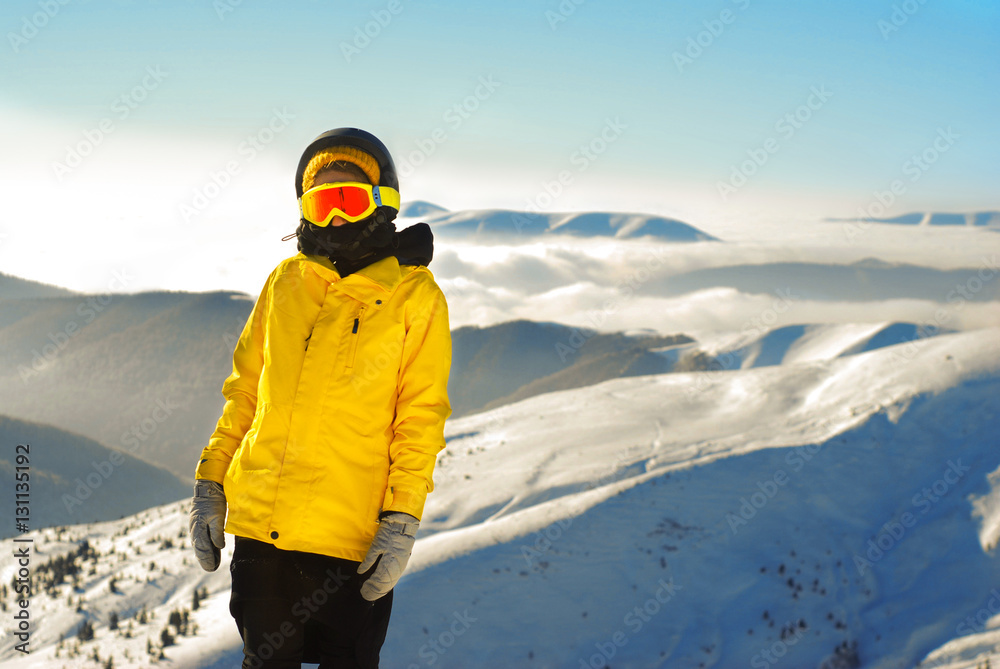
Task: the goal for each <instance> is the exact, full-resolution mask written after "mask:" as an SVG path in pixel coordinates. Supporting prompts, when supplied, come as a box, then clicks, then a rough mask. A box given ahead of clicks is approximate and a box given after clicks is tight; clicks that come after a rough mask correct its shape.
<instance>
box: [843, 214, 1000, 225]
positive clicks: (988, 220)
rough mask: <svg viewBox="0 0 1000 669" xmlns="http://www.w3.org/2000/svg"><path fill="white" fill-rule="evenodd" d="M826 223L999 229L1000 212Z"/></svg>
mask: <svg viewBox="0 0 1000 669" xmlns="http://www.w3.org/2000/svg"><path fill="white" fill-rule="evenodd" d="M827 220H828V221H833V222H847V221H858V220H864V221H870V222H872V223H887V224H892V225H934V226H938V225H959V226H968V227H1000V211H973V212H966V213H948V212H940V211H936V212H935V211H927V212H912V213H909V214H902V215H900V216H893V217H891V218H866V219H853V218H830V219H827Z"/></svg>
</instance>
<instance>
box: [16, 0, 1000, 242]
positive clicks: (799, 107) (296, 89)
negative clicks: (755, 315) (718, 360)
mask: <svg viewBox="0 0 1000 669" xmlns="http://www.w3.org/2000/svg"><path fill="white" fill-rule="evenodd" d="M64 1H65V4H62V2H61V0H33V1H25V0H7V1H5V2H4V3H3V4H2V6H0V28H2V33H3V35H4V40H3V43H2V44H0V120H2V121H3V123H2V129H0V137H2V140H3V142H4V145H5V147H6V148H7V150H6V151H4V155H3V157H0V175H4V178H5V180H6V183H7V190H8V191H14V192H13V193H9V192H5V195H10V196H11V198H8V203H9V204H8V207H9V208H8V211H10V210H11V209H10V207H13V210H14V211H17V212H28V211H30V210H31V209H32V207H33V205H32V202H35V201H37V198H38V197H40V196H44V197H48V196H51V198H52V200H53V201H54V202H55V203H57V208H58V207H59V206H69V205H68V204H65V203H67V202H69V200H76V202H77V204H76V205H74V206H75V211H76V212H77V214H78V215H80V216H84V217H87V216H90V217H91V218H93V220H94V225H95V226H99V225H101V221H102V220H104V219H105V218H107V216H106V215H103V214H106V212H101V214H102V215H98V212H94V211H90V210H85V209H81V207H83V206H85V205H82V204H80V203H81V202H82V201H84V200H86V196H87V194H88V193H90V194H96V193H99V192H102V191H105V190H106V191H107V193H109V194H110V193H117V192H119V191H120V190H121V189H122V187H123V186H125V187H126V188H131V185H132V184H133V181H134V182H135V186H136V188H138V189H140V190H141V188H142V187H143V186H144V184H146V183H147V182H148V181H150V180H151V179H155V180H156V181H157V182H158V184H159V186H160V187H159V189H158V191H157V193H158V194H159V195H160V196H162V198H163V202H162V204H163V206H164V211H169V212H170V216H169V218H170V220H172V221H175V222H176V221H177V219H178V215H177V210H178V207H179V206H180V204H181V203H183V202H185V201H189V200H193V198H194V195H193V193H195V191H197V190H198V189H200V188H203V186H204V184H206V183H208V181H209V180H210V179H211V175H212V174H213V173H218V171H219V170H220V169H223V167H224V166H225V165H226V164H227V163H228V162H231V161H233V160H236V161H237V162H238V163H239V167H240V171H239V174H234V175H232V176H233V182H234V183H236V182H239V181H242V182H243V185H244V186H247V187H249V186H250V185H251V184H252V185H253V187H252V188H250V189H249V190H250V191H251V193H254V192H256V193H258V194H259V197H261V198H264V199H267V198H270V199H272V200H273V201H274V207H276V208H278V207H286V209H291V210H294V199H293V196H291V195H290V193H291V192H292V191H291V185H290V184H291V176H292V172H293V170H294V165H295V162H296V161H297V159H298V155H299V152H300V151H301V149H302V148H303V147H304V146H305V144H306V143H308V141H309V140H310V139H311V138H312V137H314V136H315V135H317V134H319V133H320V132H322V131H324V130H326V129H329V128H331V127H337V126H342V125H357V126H360V127H364V128H367V129H369V130H371V131H373V132H375V133H376V134H377V135H379V136H380V137H381V138H382V139H383V140H384V141H385V142H386V143H387V145H388V146H389V147H390V149H391V150H392V151H393V152H394V154H395V155H396V158H397V162H400V163H406V164H407V165H409V164H410V163H411V162H413V163H419V164H418V165H414V166H413V169H412V170H410V169H408V170H407V176H406V178H405V179H404V180H403V184H402V191H403V199H404V200H410V199H418V198H419V199H428V200H431V201H435V202H439V203H440V204H443V205H444V206H447V207H450V208H453V209H457V208H486V207H511V208H522V209H523V208H527V207H529V206H531V204H534V205H535V206H538V207H539V208H542V209H547V210H552V211H559V210H579V209H604V210H615V211H619V210H628V211H640V212H648V213H657V214H665V215H673V216H678V217H681V218H685V219H687V220H692V219H693V220H694V221H695V222H697V219H698V217H705V216H722V217H728V218H731V219H736V220H739V219H741V218H746V219H747V220H752V219H753V218H754V217H759V216H762V215H768V216H772V215H773V216H786V217H791V218H795V217H802V218H809V219H815V218H819V217H822V216H851V215H855V214H856V212H857V211H858V210H859V209H861V208H865V207H866V206H868V205H869V204H870V203H871V202H872V201H873V198H874V197H875V195H874V194H875V193H876V192H880V191H882V192H884V191H886V190H887V189H890V187H891V184H892V183H893V182H894V181H896V180H902V181H903V182H904V184H905V188H904V190H905V192H904V193H901V194H900V195H899V197H897V198H895V200H896V201H895V202H894V203H893V205H892V206H891V207H890V208H889V210H888V211H887V214H890V215H891V214H902V213H906V212H908V211H919V210H931V209H934V210H950V211H971V210H981V209H987V208H998V202H997V199H996V194H995V193H996V184H997V181H998V176H1000V161H997V160H996V156H997V155H998V154H1000V130H998V125H997V123H996V121H995V116H996V110H997V109H998V108H1000V104H998V103H1000V58H998V56H1000V3H995V2H985V1H979V2H971V1H964V0H952V1H949V2H941V1H940V0H925V1H923V2H921V0H907V1H906V2H901V1H900V0H885V1H882V0H845V1H841V2H836V3H831V2H792V1H790V0H786V1H784V2H763V1H760V0H736V1H734V0H711V1H707V2H705V1H703V2H693V1H684V2H669V3H667V2H651V1H650V2H621V3H611V2H607V1H602V0H582V1H581V0H576V1H574V0H562V1H561V2H560V1H559V0H549V1H540V2H522V3H499V2H493V3H484V2H458V1H451V0H440V1H437V2H432V1H429V0H427V1H425V0H398V1H396V0H393V1H392V2H390V1H389V0H375V1H368V2H357V3H346V2H336V3H331V2H327V3H321V2H275V1H272V2H267V1H265V0H243V1H242V2H238V1H237V0H217V1H215V2H212V1H211V0H199V1H197V2H196V1H194V0H188V1H180V0H177V1H172V2H168V1H167V0H162V1H160V2H152V1H149V0H134V1H125V0H119V1H114V0H89V1H87V0H64ZM577 2H579V3H580V4H576V3H577ZM46 8H47V11H48V13H49V14H51V16H48V15H46V14H45V11H46ZM379 18H381V19H382V24H384V25H380V24H379V23H378V21H377V20H378V19H379ZM387 19H388V20H387ZM33 28H37V30H34V29H33ZM366 29H367V31H368V32H369V33H370V34H372V35H374V36H373V37H370V39H369V40H368V42H367V43H366V42H365V41H363V40H364V38H362V39H361V40H358V35H362V34H363V33H364V31H365V30H366ZM699 42H700V45H699ZM345 45H347V46H348V51H349V53H345ZM692 45H694V46H692ZM352 48H353V50H351V49H352ZM685 58H686V59H688V60H684V59H685ZM151 68H152V69H151ZM152 71H156V72H160V73H161V77H162V80H153V79H150V78H149V74H148V73H149V72H152ZM484 81H485V82H490V83H489V85H485V84H483V82H484ZM143 82H146V84H152V86H147V87H146V89H145V90H143V89H142V87H143V85H144V83H143ZM136 87H139V88H138V89H137V88H136ZM133 91H137V93H138V96H139V97H141V98H142V99H141V100H139V101H136V100H135V99H134V98H130V97H129V96H132V95H133ZM817 91H820V92H821V93H822V95H820V96H819V97H817V95H816V92H817ZM122 96H125V97H126V98H127V99H126V101H125V102H129V101H131V102H132V103H134V104H130V106H129V107H128V111H127V116H126V115H125V113H124V112H123V111H122V110H124V109H125V107H123V106H122V105H123V102H122ZM477 96H478V97H477ZM116 101H117V103H116ZM810 104H811V105H812V108H810V107H809V105H810ZM456 105H457V106H458V107H457V109H456ZM804 105H805V106H804ZM275 110H284V111H285V113H287V114H289V115H291V116H292V117H293V120H291V121H289V122H287V123H286V124H285V125H284V127H282V128H281V131H280V132H279V133H277V134H276V136H274V137H273V138H270V139H271V141H269V142H268V143H267V145H266V146H265V147H264V149H263V150H262V151H260V152H259V157H255V159H254V161H253V164H250V161H249V160H246V159H245V158H246V155H247V154H246V153H244V152H242V151H241V148H240V147H241V146H242V145H243V143H244V141H245V139H246V138H247V137H248V136H251V135H258V134H259V133H260V132H261V131H262V129H263V128H265V127H267V126H268V124H269V123H271V124H272V126H273V116H274V114H275ZM796 113H798V114H799V120H798V121H797V122H796V123H794V124H789V122H788V121H787V120H786V121H785V122H784V123H783V122H782V119H785V118H786V116H787V115H789V114H792V115H793V117H792V118H793V119H794V114H796ZM103 120H110V122H111V127H112V128H113V132H111V133H108V134H106V135H105V136H104V137H103V139H102V141H101V142H100V144H99V145H96V144H95V145H94V146H92V147H88V146H86V144H87V143H88V142H89V140H88V137H96V136H97V135H95V134H94V133H95V131H96V129H98V128H100V123H101V122H102V121H103ZM441 131H443V134H442V132H441ZM435 132H437V133H438V134H437V135H435ZM942 132H944V133H946V134H947V136H948V137H950V138H951V139H950V140H949V141H948V142H943V141H942V140H939V139H938V138H939V137H940V136H941V133H942ZM88 133H90V134H89V135H88ZM602 133H603V138H602ZM264 134H265V137H268V136H267V133H266V131H265V133H264ZM935 141H937V142H938V149H934V148H933V147H934V142H935ZM81 143H82V144H83V145H84V146H82V150H87V151H88V154H89V155H87V156H86V157H82V159H81V160H80V163H81V164H80V166H79V167H78V168H74V169H73V171H72V173H71V174H70V175H69V176H66V175H60V174H59V170H58V167H57V164H60V163H64V162H65V161H67V160H68V156H69V154H70V153H71V152H72V150H73V147H78V146H80V145H81ZM587 145H590V146H591V147H592V148H594V149H600V151H599V152H594V151H592V152H591V153H589V154H586V153H581V151H580V147H581V146H587ZM420 147H424V148H423V149H421V148H420ZM924 152H929V153H928V154H927V155H928V156H930V157H933V158H934V160H933V161H932V162H930V164H926V165H925V166H922V167H921V168H919V169H918V170H916V171H914V170H913V165H912V163H911V164H909V168H910V169H909V171H908V170H907V165H908V161H911V159H912V158H913V156H918V157H919V156H920V155H921V154H923V153H924ZM754 156H757V164H753V163H752V162H747V161H752V159H753V157H754ZM411 157H412V158H413V160H412V161H411V160H409V158H411ZM136 161H140V162H141V165H142V167H141V168H140V169H137V166H136ZM241 161H242V162H241ZM925 167H926V169H925ZM734 170H735V172H734ZM736 172H738V173H739V174H737V173H736ZM560 174H562V176H563V177H565V178H563V179H562V184H559V183H558V182H559V181H560ZM741 175H742V176H743V177H745V179H743V180H741V179H740V176H741ZM914 176H915V177H916V178H914ZM63 177H65V178H63ZM15 181H16V183H17V186H16V187H15V186H12V185H11V184H12V183H14V182H15ZM742 181H745V183H743V182H742ZM725 184H728V185H729V186H731V187H734V184H735V185H736V186H735V187H734V188H735V189H734V190H728V189H727V188H726V187H725ZM78 191H79V192H78ZM546 192H549V193H552V192H556V193H557V195H556V196H555V197H553V198H551V199H550V198H548V197H546V196H545V193H546ZM25 193H32V196H31V198H30V199H29V198H28V197H27V195H25ZM38 194H45V195H38ZM19 197H20V198H21V199H18V198H19ZM94 197H95V202H97V203H102V202H106V201H107V198H103V199H102V198H97V197H96V195H94ZM236 197H244V194H243V192H242V190H241V189H240V188H236V187H233V188H228V189H227V190H226V192H224V193H223V194H222V195H221V196H219V197H218V198H217V199H216V201H214V202H213V203H212V206H211V207H210V208H209V210H208V211H207V212H206V216H205V217H203V218H204V220H214V219H212V215H213V213H214V212H222V211H224V210H225V208H226V207H227V206H230V205H231V206H232V207H234V208H236V209H238V208H239V207H240V206H245V205H246V203H245V202H244V203H233V202H232V200H233V198H236ZM290 197H291V198H292V200H291V202H290V203H289V198H290ZM279 201H280V203H279ZM223 203H228V204H223ZM86 206H89V205H86ZM120 216H128V212H123V213H121V214H120ZM180 222H181V223H182V224H183V223H189V222H190V221H185V220H184V219H183V217H182V218H181V221H180ZM54 224H55V225H57V224H58V222H55V223H54ZM166 224H167V222H166V220H165V221H164V225H166ZM0 226H2V224H0ZM5 234H7V235H8V237H16V236H17V232H16V230H14V231H11V230H8V231H7V232H6V233H5ZM2 252H3V247H2V246H0V260H3V259H4V256H3V255H2Z"/></svg>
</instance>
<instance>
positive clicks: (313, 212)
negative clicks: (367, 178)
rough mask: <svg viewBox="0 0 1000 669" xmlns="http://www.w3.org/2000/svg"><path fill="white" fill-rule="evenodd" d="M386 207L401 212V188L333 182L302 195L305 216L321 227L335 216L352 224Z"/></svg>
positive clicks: (301, 203)
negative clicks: (399, 189)
mask: <svg viewBox="0 0 1000 669" xmlns="http://www.w3.org/2000/svg"><path fill="white" fill-rule="evenodd" d="M382 206H386V207H392V208H393V209H395V210H397V211H399V191H397V190H396V189H395V188H389V187H388V186H372V185H371V184H363V183H354V182H350V183H332V184H322V185H320V186H316V187H315V188H310V189H309V190H307V191H306V192H305V193H303V194H302V197H300V198H299V209H300V210H301V211H302V218H304V219H306V220H307V221H309V222H310V223H312V224H313V225H318V226H320V227H326V226H328V225H330V221H332V220H333V217H334V216H340V217H341V218H343V219H344V220H346V221H347V222H349V223H354V222H356V221H360V220H361V219H363V218H367V217H368V216H371V214H372V213H373V212H374V211H375V210H376V209H377V208H378V207H382Z"/></svg>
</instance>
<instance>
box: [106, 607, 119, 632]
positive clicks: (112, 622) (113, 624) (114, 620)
mask: <svg viewBox="0 0 1000 669" xmlns="http://www.w3.org/2000/svg"><path fill="white" fill-rule="evenodd" d="M108 629H109V630H116V629H118V614H117V613H115V612H114V611H112V612H111V615H110V616H108Z"/></svg>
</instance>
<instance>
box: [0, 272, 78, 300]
mask: <svg viewBox="0 0 1000 669" xmlns="http://www.w3.org/2000/svg"><path fill="white" fill-rule="evenodd" d="M75 294H76V293H75V292H74V291H72V290H70V289H68V288H60V287H59V286H53V285H50V284H47V283H42V282H40V281H32V280H31V279H22V278H21V277H18V276H13V275H11V274H4V273H3V272H0V300H20V299H24V298H31V297H60V296H67V295H75Z"/></svg>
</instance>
